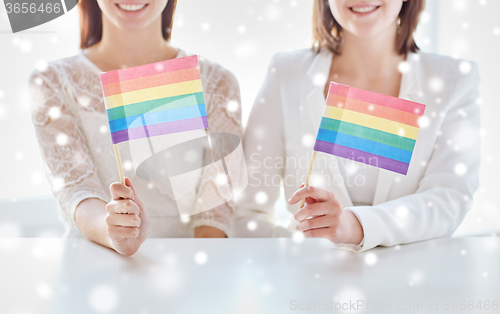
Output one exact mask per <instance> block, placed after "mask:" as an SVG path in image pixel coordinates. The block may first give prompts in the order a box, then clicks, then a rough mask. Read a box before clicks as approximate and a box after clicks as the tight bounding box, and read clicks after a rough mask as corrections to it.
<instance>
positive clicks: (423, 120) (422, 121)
mask: <svg viewBox="0 0 500 314" xmlns="http://www.w3.org/2000/svg"><path fill="white" fill-rule="evenodd" d="M430 124H431V121H430V120H429V118H427V117H426V116H422V117H420V118H419V119H418V125H419V126H420V128H422V129H425V128H427V127H428V126H429V125H430Z"/></svg>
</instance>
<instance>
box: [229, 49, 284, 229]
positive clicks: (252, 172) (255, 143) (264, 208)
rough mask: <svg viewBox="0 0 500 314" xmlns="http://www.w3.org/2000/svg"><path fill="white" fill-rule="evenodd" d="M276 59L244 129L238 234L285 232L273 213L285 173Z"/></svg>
mask: <svg viewBox="0 0 500 314" xmlns="http://www.w3.org/2000/svg"><path fill="white" fill-rule="evenodd" d="M274 60H275V57H273V58H272V59H271V61H270V62H269V66H268V70H267V74H266V77H265V80H264V82H263V84H262V86H261V88H260V90H259V93H258V94H257V97H256V98H255V101H254V104H253V106H252V110H251V112H250V116H249V119H248V123H247V126H246V130H245V135H244V151H245V159H246V163H247V169H248V186H247V188H246V189H245V191H244V192H243V193H242V195H241V196H240V198H239V199H238V201H237V210H236V215H235V219H234V223H233V236H235V237H275V236H279V235H280V234H281V233H282V232H285V233H286V230H285V229H284V228H280V227H277V225H276V222H277V219H276V216H275V213H274V203H275V202H276V200H278V198H279V196H280V185H281V178H282V176H283V172H284V169H283V167H280V166H276V164H275V163H276V160H279V158H282V159H281V160H283V159H284V155H285V145H284V130H283V114H282V108H281V106H282V104H281V95H280V93H281V92H280V86H279V72H278V71H277V70H276V67H275V61H274Z"/></svg>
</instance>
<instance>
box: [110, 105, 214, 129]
mask: <svg viewBox="0 0 500 314" xmlns="http://www.w3.org/2000/svg"><path fill="white" fill-rule="evenodd" d="M206 115H207V112H206V110H205V104H200V105H194V106H187V107H181V108H174V109H168V110H162V111H153V112H147V113H145V114H143V115H136V116H131V117H126V118H121V119H116V120H112V121H109V130H110V131H111V133H114V132H118V131H122V130H126V129H130V128H136V127H141V126H144V124H143V122H142V121H143V119H142V118H141V117H142V116H144V121H145V123H146V125H152V124H158V123H165V122H172V121H178V120H184V119H192V118H197V117H205V116H206Z"/></svg>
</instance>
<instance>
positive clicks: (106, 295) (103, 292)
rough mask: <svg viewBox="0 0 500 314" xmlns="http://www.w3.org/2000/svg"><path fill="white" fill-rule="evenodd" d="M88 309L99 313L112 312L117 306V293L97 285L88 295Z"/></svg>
mask: <svg viewBox="0 0 500 314" xmlns="http://www.w3.org/2000/svg"><path fill="white" fill-rule="evenodd" d="M89 303H90V307H91V308H92V309H93V310H94V311H96V312H99V313H107V312H111V311H113V310H114V309H115V308H116V307H117V305H118V293H117V292H116V289H115V288H114V287H112V286H109V285H104V284H103V285H99V286H97V287H95V288H93V289H92V290H91V291H90V293H89Z"/></svg>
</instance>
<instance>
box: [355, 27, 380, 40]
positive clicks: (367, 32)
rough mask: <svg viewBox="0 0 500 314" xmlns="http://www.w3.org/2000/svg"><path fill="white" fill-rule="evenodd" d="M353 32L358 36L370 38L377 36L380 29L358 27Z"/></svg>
mask: <svg viewBox="0 0 500 314" xmlns="http://www.w3.org/2000/svg"><path fill="white" fill-rule="evenodd" d="M352 33H353V34H354V35H355V36H357V37H360V38H365V39H369V38H373V37H375V36H376V35H377V34H378V33H379V31H377V30H375V29H373V28H358V29H356V30H354V31H353V32H352Z"/></svg>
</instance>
